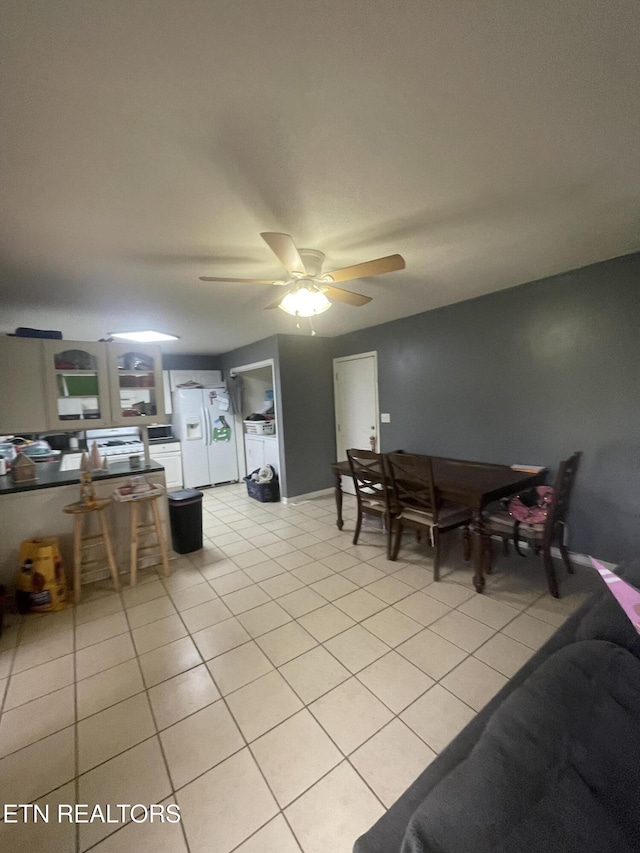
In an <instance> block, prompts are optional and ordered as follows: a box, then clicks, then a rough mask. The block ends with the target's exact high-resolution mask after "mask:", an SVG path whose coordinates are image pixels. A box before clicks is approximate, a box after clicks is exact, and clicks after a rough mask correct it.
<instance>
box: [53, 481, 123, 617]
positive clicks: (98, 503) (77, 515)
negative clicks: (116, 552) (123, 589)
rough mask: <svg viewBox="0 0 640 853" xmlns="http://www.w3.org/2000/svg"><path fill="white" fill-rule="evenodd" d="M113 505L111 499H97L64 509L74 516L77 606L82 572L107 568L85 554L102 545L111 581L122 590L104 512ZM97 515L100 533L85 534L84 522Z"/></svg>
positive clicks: (75, 598)
mask: <svg viewBox="0 0 640 853" xmlns="http://www.w3.org/2000/svg"><path fill="white" fill-rule="evenodd" d="M110 504H111V501H110V500H109V498H102V499H96V500H95V501H94V502H93V503H92V504H85V503H82V502H80V501H78V502H77V503H73V504H68V505H67V506H65V507H64V510H63V511H64V512H66V513H67V514H68V515H72V516H73V600H74V603H75V604H80V585H81V580H82V570H83V569H86V568H88V567H89V566H91V567H94V566H95V567H96V568H105V566H104V563H100V560H98V559H91V560H86V559H84V557H85V553H86V552H87V551H88V550H89V549H90V548H95V547H96V546H99V545H102V546H103V547H104V550H105V552H106V557H107V565H108V567H109V571H110V572H111V580H112V581H113V586H114V589H115V590H116V591H117V590H118V589H120V583H119V581H118V567H117V566H116V561H115V560H114V557H113V549H112V547H111V537H110V536H109V528H108V526H107V519H106V518H105V517H104V514H103V510H104V509H106V508H107V507H108V506H109V505H110ZM94 512H95V513H96V514H97V517H98V522H99V524H100V533H84V520H85V518H86V519H87V520H89V519H90V517H91V513H94Z"/></svg>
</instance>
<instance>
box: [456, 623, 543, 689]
mask: <svg viewBox="0 0 640 853" xmlns="http://www.w3.org/2000/svg"><path fill="white" fill-rule="evenodd" d="M509 624H510V623H509ZM506 627H507V626H506V625H505V628H506ZM497 634H501V635H502V636H503V637H504V638H505V639H507V640H511V641H512V642H513V643H518V645H520V646H522V647H523V648H525V649H527V651H529V652H531V651H533V653H534V654H535V650H532V648H531V646H528V645H527V644H526V643H523V642H522V640H516V639H515V637H510V636H509V635H508V634H504V633H503V632H502V628H501V629H500V630H499V631H496V633H495V634H493V635H492V636H491V637H489V638H488V639H487V640H485V641H484V642H483V643H482V645H480V646H478V648H477V649H475V651H473V652H471V654H472V655H473V657H475V656H476V655H477V653H478V652H479V651H480V650H481V649H483V648H484V647H485V646H486V645H488V644H489V643H490V642H491V641H492V640H494V639H495V638H496V635H497ZM478 660H480V661H482V663H485V661H483V660H482V658H478ZM487 666H491V664H487ZM491 668H492V669H495V666H493V667H491ZM499 671H500V670H498V672H499ZM502 675H504V673H502ZM514 675H515V673H514ZM508 677H509V678H513V676H508Z"/></svg>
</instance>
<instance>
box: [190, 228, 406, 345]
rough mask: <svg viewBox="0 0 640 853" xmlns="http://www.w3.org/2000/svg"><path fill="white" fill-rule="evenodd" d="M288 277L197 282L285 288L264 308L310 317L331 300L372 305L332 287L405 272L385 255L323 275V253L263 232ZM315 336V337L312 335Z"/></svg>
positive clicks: (397, 260)
mask: <svg viewBox="0 0 640 853" xmlns="http://www.w3.org/2000/svg"><path fill="white" fill-rule="evenodd" d="M260 236H261V237H262V239H263V240H264V241H265V243H266V244H267V246H269V248H270V249H271V250H272V252H273V253H274V254H275V255H276V257H277V258H278V260H279V261H280V262H281V264H282V265H283V266H284V268H285V269H286V271H287V273H288V277H287V278H286V279H281V280H278V279H257V278H229V277H226V276H200V281H237V282H245V283H250V284H275V285H283V286H288V287H287V291H286V293H284V294H283V295H282V296H280V297H279V298H278V299H276V300H275V302H272V303H271V304H270V305H267V310H268V309H271V308H281V309H282V310H283V311H286V312H287V313H288V314H292V315H293V316H294V317H313V316H314V315H315V314H321V313H322V312H323V311H326V310H327V309H328V308H330V307H331V302H330V301H329V300H330V299H334V300H335V301H337V302H345V303H346V304H347V305H353V306H355V307H357V308H359V307H360V306H362V305H366V304H367V302H371V297H370V296H363V295H362V294H360V293H352V292H351V291H350V290H343V289H342V288H341V287H334V286H333V285H334V283H336V282H343V281H352V280H353V279H356V278H367V277H368V276H372V275H381V274H382V273H386V272H394V271H396V270H402V269H404V268H405V262H404V258H403V257H402V255H387V257H385V258H377V259H376V260H374V261H365V262H364V263H362V264H354V265H353V266H350V267H342V269H339V270H331V272H325V273H323V272H322V264H323V262H324V253H323V252H319V251H318V250H317V249H298V248H297V247H296V244H295V243H294V242H293V239H292V237H291V236H290V235H289V234H279V233H277V232H273V231H264V232H262V233H261V234H260ZM314 334H315V333H314Z"/></svg>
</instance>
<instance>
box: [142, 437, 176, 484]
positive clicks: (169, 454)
mask: <svg viewBox="0 0 640 853" xmlns="http://www.w3.org/2000/svg"><path fill="white" fill-rule="evenodd" d="M149 455H150V456H151V458H152V459H153V461H154V462H157V463H158V465H162V467H163V468H164V478H165V482H166V484H167V491H168V492H172V491H174V490H175V489H181V488H182V451H181V449H180V443H179V442H178V441H166V442H162V443H157V444H156V443H154V444H151V443H150V444H149Z"/></svg>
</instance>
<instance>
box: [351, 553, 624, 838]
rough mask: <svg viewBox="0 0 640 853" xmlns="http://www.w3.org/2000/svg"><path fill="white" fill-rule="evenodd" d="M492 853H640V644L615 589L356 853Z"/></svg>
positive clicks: (506, 693)
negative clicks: (498, 852)
mask: <svg viewBox="0 0 640 853" xmlns="http://www.w3.org/2000/svg"><path fill="white" fill-rule="evenodd" d="M619 573H620V574H621V575H622V576H623V577H624V578H625V579H626V580H628V581H630V582H631V583H633V584H634V585H635V586H638V587H640V561H636V562H633V563H629V564H627V565H623V566H620V567H619ZM484 851H500V853H525V851H526V853H556V851H562V853H585V851H589V853H605V851H607V853H608V851H610V853H614V851H615V853H626V851H640V636H639V635H638V634H637V632H636V631H635V629H634V628H633V626H632V625H631V623H630V622H629V621H628V619H627V618H626V616H625V615H624V614H623V612H622V611H621V609H620V608H619V606H618V605H617V603H616V602H615V600H614V599H613V598H612V596H611V595H610V593H609V592H608V591H607V590H606V588H605V586H604V584H603V586H602V591H601V592H598V593H596V594H595V595H594V596H593V597H592V598H591V599H590V600H589V601H588V602H587V603H586V604H585V605H584V606H583V607H582V608H581V609H580V610H579V611H577V612H576V613H575V614H574V615H573V616H572V617H571V618H570V619H569V620H568V621H567V622H565V624H564V625H563V626H562V627H561V628H559V629H558V631H557V632H556V633H555V634H554V635H553V636H552V637H551V639H550V640H549V641H548V642H547V643H546V644H545V645H544V646H543V647H542V648H541V649H540V650H539V651H538V652H537V653H536V654H535V655H534V656H533V657H532V658H531V660H530V661H529V662H528V663H527V664H526V665H525V666H524V667H523V668H522V669H521V670H520V671H519V672H518V673H517V674H516V675H515V676H514V678H512V679H511V681H509V682H508V684H506V685H505V686H504V688H503V689H502V690H501V691H500V693H498V694H497V695H496V696H495V697H494V699H493V700H492V701H491V702H490V703H489V704H488V705H487V706H486V707H485V708H484V709H483V711H482V712H481V713H480V714H478V715H477V716H476V717H475V719H474V720H473V721H472V722H471V723H470V724H469V725H468V726H467V727H466V728H465V729H464V730H463V731H462V732H461V733H460V734H459V735H458V736H457V737H456V738H455V739H454V740H453V741H452V743H451V744H449V746H448V747H447V748H446V749H445V750H444V751H443V752H442V753H441V754H440V755H439V756H438V758H437V759H436V760H435V761H433V763H432V764H430V765H429V767H427V769H426V770H425V771H424V772H423V773H422V774H421V775H420V776H419V777H418V778H417V779H416V781H415V782H414V783H413V784H412V785H411V787H410V788H408V790H407V791H405V793H404V794H403V795H402V796H401V797H400V799H399V800H398V801H397V802H396V803H394V805H393V806H392V807H391V808H390V809H389V811H388V812H387V813H386V814H385V815H383V817H382V818H380V820H379V821H378V822H377V823H376V824H375V825H374V826H373V827H372V828H371V829H370V830H369V831H368V832H367V833H365V834H364V835H363V836H361V837H360V838H359V839H358V840H357V841H356V843H355V846H354V853H484Z"/></svg>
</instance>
